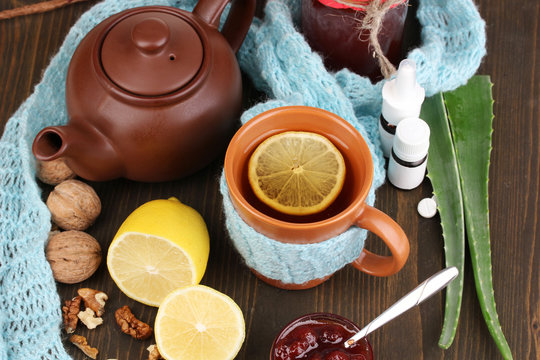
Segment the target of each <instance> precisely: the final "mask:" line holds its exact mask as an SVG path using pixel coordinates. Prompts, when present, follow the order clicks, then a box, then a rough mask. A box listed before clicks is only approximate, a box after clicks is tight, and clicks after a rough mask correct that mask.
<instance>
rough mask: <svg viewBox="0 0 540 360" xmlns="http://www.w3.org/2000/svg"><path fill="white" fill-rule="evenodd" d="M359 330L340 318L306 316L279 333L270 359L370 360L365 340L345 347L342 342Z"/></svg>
mask: <svg viewBox="0 0 540 360" xmlns="http://www.w3.org/2000/svg"><path fill="white" fill-rule="evenodd" d="M358 331H360V329H359V328H358V326H356V325H355V324H354V323H352V322H351V321H349V320H347V319H345V318H344V317H342V316H339V315H335V314H329V313H314V314H307V315H304V316H301V317H299V318H298V319H296V320H293V321H292V322H291V323H289V324H288V325H287V326H286V327H285V328H284V329H283V330H281V332H280V333H279V335H278V336H277V337H276V339H275V340H274V343H273V344H272V349H271V351H270V360H295V359H306V360H373V351H372V349H371V345H370V344H369V342H368V340H367V338H362V339H360V340H359V341H357V342H356V343H354V344H353V345H352V346H351V347H349V348H345V345H344V343H345V341H347V340H348V339H349V338H350V337H351V336H353V335H354V334H356V333H357V332H358Z"/></svg>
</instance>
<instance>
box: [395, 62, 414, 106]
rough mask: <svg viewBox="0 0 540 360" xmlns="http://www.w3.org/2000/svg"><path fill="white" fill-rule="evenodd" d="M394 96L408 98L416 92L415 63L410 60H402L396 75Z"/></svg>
mask: <svg viewBox="0 0 540 360" xmlns="http://www.w3.org/2000/svg"><path fill="white" fill-rule="evenodd" d="M395 86H396V95H397V96H400V97H403V98H409V97H411V96H414V94H415V92H416V63H415V62H414V61H413V60H411V59H405V60H402V61H401V62H400V63H399V67H398V70H397V74H396V85H395Z"/></svg>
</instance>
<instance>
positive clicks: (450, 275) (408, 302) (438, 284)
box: [345, 266, 459, 348]
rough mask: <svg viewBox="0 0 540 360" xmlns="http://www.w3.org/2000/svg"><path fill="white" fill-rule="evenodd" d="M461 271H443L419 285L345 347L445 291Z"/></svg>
mask: <svg viewBox="0 0 540 360" xmlns="http://www.w3.org/2000/svg"><path fill="white" fill-rule="evenodd" d="M458 273H459V271H458V269H457V268H456V267H455V266H452V267H449V268H446V269H443V270H441V271H439V272H438V273H436V274H435V275H433V276H431V277H429V278H428V279H427V280H425V281H424V282H423V283H421V284H420V285H418V286H417V287H416V288H414V290H412V291H411V292H409V293H408V294H407V295H405V296H404V297H402V298H401V299H399V300H398V301H397V302H396V303H395V304H393V305H392V306H390V307H389V308H388V309H386V310H385V311H384V312H383V313H382V314H380V315H379V316H377V317H376V318H375V319H374V320H373V321H371V322H370V323H369V324H367V325H366V326H365V327H364V328H363V329H362V330H360V331H359V332H358V333H356V334H355V335H354V336H352V337H351V338H350V339H349V340H347V341H345V347H346V348H348V347H350V346H351V345H352V344H354V343H355V342H356V341H358V340H360V339H361V338H363V337H366V336H367V335H368V334H369V333H371V332H372V331H374V330H376V329H378V328H380V327H381V326H383V325H384V324H386V323H387V322H389V321H390V320H393V319H395V318H396V317H398V316H399V315H401V314H403V313H404V312H405V311H407V310H409V309H411V308H413V307H415V306H416V305H419V304H420V303H422V302H423V301H425V300H427V299H428V298H430V297H431V296H432V295H434V294H436V293H438V292H439V291H441V290H442V289H444V288H445V287H446V286H447V285H448V284H449V283H450V282H451V281H452V280H454V279H455V278H456V276H457V275H458Z"/></svg>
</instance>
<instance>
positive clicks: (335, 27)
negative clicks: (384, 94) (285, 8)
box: [302, 0, 408, 81]
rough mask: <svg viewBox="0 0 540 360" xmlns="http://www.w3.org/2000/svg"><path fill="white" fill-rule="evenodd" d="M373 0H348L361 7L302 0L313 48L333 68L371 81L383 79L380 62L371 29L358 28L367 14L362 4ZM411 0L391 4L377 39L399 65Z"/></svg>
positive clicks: (304, 22) (330, 0)
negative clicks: (371, 36) (374, 54)
mask: <svg viewBox="0 0 540 360" xmlns="http://www.w3.org/2000/svg"><path fill="white" fill-rule="evenodd" d="M369 2H370V0H349V1H347V2H346V3H348V4H349V3H358V4H359V7H358V8H355V7H351V6H347V5H343V4H342V1H335V0H302V33H303V34H304V36H305V38H306V40H307V42H308V44H309V45H310V46H311V48H312V49H313V50H314V51H316V52H318V53H320V54H321V56H322V58H323V60H324V63H325V66H326V67H327V68H328V69H330V70H334V71H336V70H339V69H342V68H348V69H350V70H351V71H353V72H355V73H357V74H360V75H362V76H368V77H369V78H370V79H371V80H372V81H378V80H381V79H382V75H381V72H380V68H379V64H378V62H377V59H376V58H375V57H374V56H373V47H372V46H371V45H370V42H369V31H368V30H363V31H362V32H359V31H358V26H359V24H361V23H362V21H363V19H364V16H365V14H366V12H365V10H364V8H362V7H361V5H366V3H369ZM407 7H408V0H404V1H402V2H401V3H399V4H398V5H397V6H394V7H393V8H390V10H388V12H387V13H386V14H385V16H384V18H383V20H382V24H381V30H380V31H379V35H378V36H377V39H378V40H379V43H380V45H381V50H382V52H383V53H384V54H385V56H386V57H387V58H388V60H389V61H390V62H391V63H392V64H394V65H395V66H397V64H398V63H399V61H400V60H401V58H400V57H401V46H402V41H403V28H404V26H405V18H406V17H407Z"/></svg>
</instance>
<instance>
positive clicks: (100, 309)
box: [77, 288, 109, 316]
mask: <svg viewBox="0 0 540 360" xmlns="http://www.w3.org/2000/svg"><path fill="white" fill-rule="evenodd" d="M77 294H79V295H80V296H81V297H82V298H83V300H84V305H85V306H86V307H87V308H90V309H92V311H94V312H95V313H96V315H97V316H101V315H103V313H104V312H105V301H107V299H108V298H109V297H108V296H107V294H105V293H104V292H103V291H99V290H94V289H90V288H81V289H79V290H77Z"/></svg>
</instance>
